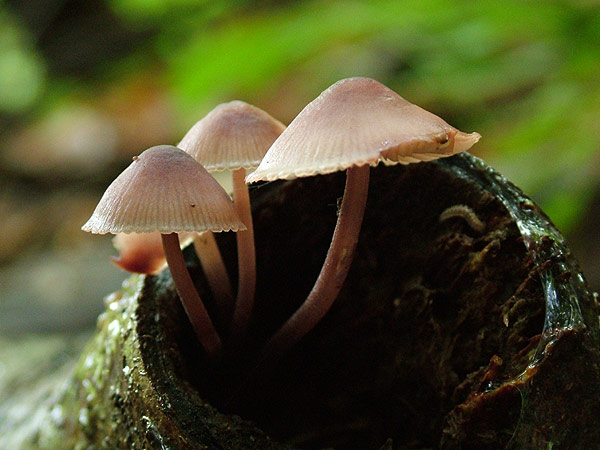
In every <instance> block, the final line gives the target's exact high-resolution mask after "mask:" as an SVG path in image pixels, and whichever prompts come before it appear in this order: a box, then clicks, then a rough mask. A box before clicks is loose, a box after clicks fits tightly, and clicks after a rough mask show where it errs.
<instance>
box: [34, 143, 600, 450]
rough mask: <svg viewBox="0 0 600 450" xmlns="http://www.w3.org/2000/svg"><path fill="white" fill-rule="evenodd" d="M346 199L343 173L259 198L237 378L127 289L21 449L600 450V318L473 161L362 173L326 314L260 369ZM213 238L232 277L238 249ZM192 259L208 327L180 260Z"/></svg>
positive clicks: (172, 299)
mask: <svg viewBox="0 0 600 450" xmlns="http://www.w3.org/2000/svg"><path fill="white" fill-rule="evenodd" d="M343 183H344V178H343V174H340V175H331V176H322V177H315V178H307V179H301V180H296V181H292V182H281V183H271V184H268V185H264V186H262V187H258V188H254V189H253V190H252V198H253V211H254V224H255V236H256V244H257V245H256V249H257V265H258V280H257V293H256V307H255V316H254V320H253V322H252V324H251V327H250V335H249V337H248V339H247V341H246V343H245V348H244V351H243V352H242V354H241V355H237V357H236V358H233V357H232V359H233V360H234V361H235V362H225V363H223V364H220V365H218V366H215V365H214V364H212V365H211V364H210V363H209V362H207V361H206V360H205V359H204V355H203V353H202V348H201V347H200V346H199V345H198V344H197V343H195V340H194V334H193V331H192V329H191V326H190V325H189V324H188V323H187V321H186V319H185V315H184V313H183V310H182V309H181V307H180V306H179V304H178V301H177V298H176V293H175V289H174V287H173V285H172V281H171V279H170V277H169V273H168V271H164V272H163V273H161V274H160V275H158V276H149V277H134V278H132V279H131V280H130V281H129V286H128V287H127V288H126V289H124V290H123V291H122V292H119V293H117V294H114V296H113V297H112V298H111V301H110V302H109V304H108V308H107V311H106V312H105V313H104V314H103V316H102V317H101V318H100V319H99V325H98V332H97V334H96V336H95V337H94V339H93V341H92V342H91V343H90V345H89V347H88V348H87V350H86V351H85V352H84V354H83V355H82V357H81V360H80V362H79V363H78V366H77V368H76V370H75V372H74V374H73V376H72V379H71V381H70V383H69V385H68V387H67V388H66V389H65V390H64V391H63V393H62V395H61V396H60V397H59V398H58V399H57V400H56V401H55V402H54V403H53V404H52V405H50V406H49V407H48V414H47V415H46V416H45V419H44V420H42V421H41V422H40V425H39V427H38V430H37V432H36V433H34V434H33V435H32V437H31V438H30V440H29V441H28V443H29V444H30V445H31V447H32V448H36V446H43V447H44V448H75V447H79V448H182V449H183V448H186V449H187V448H207V449H283V448H304V449H317V448H335V449H380V448H386V449H389V448H393V449H420V448H443V449H459V448H460V449H471V448H472V449H487V448H489V449H497V448H514V449H529V448H531V449H538V448H540V449H541V448H550V447H551V448H553V449H556V448H565V449H568V448H594V447H597V446H598V443H599V442H600V436H599V434H600V431H599V430H600V426H599V425H600V420H599V419H598V417H600V410H599V409H600V407H599V406H598V405H599V404H598V402H597V401H595V399H597V398H599V395H600V383H599V381H600V369H599V361H600V358H599V354H598V348H599V346H598V343H599V342H598V309H599V308H598V303H597V301H596V299H595V297H594V296H593V295H591V294H590V293H589V292H588V291H587V289H586V285H585V282H584V281H583V279H582V277H581V274H580V273H579V269H578V268H577V264H576V262H575V261H574V260H573V258H572V256H571V255H570V254H569V252H568V249H567V248H566V246H565V245H564V242H563V241H562V238H561V237H560V235H559V234H558V232H556V230H555V229H554V228H553V226H552V224H551V223H550V222H549V221H548V220H547V218H546V217H545V216H544V215H543V213H542V212H541V211H539V210H538V209H537V207H536V206H535V205H534V204H533V203H532V202H531V201H530V200H529V199H527V198H526V197H525V196H523V195H522V194H521V193H520V192H519V191H518V190H516V189H515V188H514V187H513V186H512V185H510V183H509V182H507V181H506V180H504V179H502V178H501V177H499V176H498V175H497V174H495V173H494V172H493V171H491V170H489V168H487V167H486V166H485V165H483V164H481V163H480V162H478V161H477V160H476V159H474V158H472V157H470V156H469V155H462V156H458V157H453V158H449V159H447V160H443V161H440V162H433V163H427V164H415V165H410V166H406V167H403V166H395V167H378V168H375V169H372V174H371V186H370V189H369V198H368V201H367V209H366V215H365V218H364V222H363V228H362V231H361V234H360V237H359V242H358V246H357V250H356V256H355V260H354V262H353V264H352V267H351V269H350V272H349V275H348V278H347V280H346V283H345V284H344V286H343V288H342V291H341V292H340V295H339V297H338V299H337V300H336V302H335V304H334V306H333V308H332V309H331V311H330V312H329V313H328V314H327V316H326V317H325V318H324V319H323V321H322V322H321V323H320V324H319V325H318V326H317V327H316V328H315V329H314V330H313V331H312V332H310V333H309V334H308V335H307V336H306V337H305V338H304V339H303V340H302V341H301V342H300V343H299V344H298V345H296V346H295V347H294V348H293V349H292V351H290V352H289V353H287V354H286V355H285V356H284V357H283V358H282V359H281V360H279V361H277V363H275V364H272V365H269V366H268V367H266V366H265V367H261V368H258V369H257V368H256V366H255V364H256V361H255V359H254V358H255V355H256V353H257V352H258V351H259V350H260V348H261V345H262V344H264V342H265V341H266V339H267V338H268V337H269V336H270V335H271V334H272V333H273V332H274V331H275V330H276V329H277V328H278V327H279V326H280V324H281V323H283V322H284V321H285V319H286V318H287V317H289V316H290V315H291V314H292V313H293V311H294V310H295V309H296V308H297V307H298V305H299V304H300V302H302V301H303V299H304V298H305V297H306V294H307V293H308V291H309V290H310V288H311V286H312V284H313V283H314V280H315V277H316V276H317V275H318V273H319V270H320V264H321V263H322V261H323V258H324V256H325V253H326V251H327V248H328V245H329V239H330V238H331V233H332V231H333V228H334V226H335V221H336V209H337V200H338V197H339V196H341V194H342V191H343ZM457 204H458V205H466V206H468V207H469V208H470V209H471V210H472V211H473V212H474V213H475V214H477V216H478V218H479V219H480V220H481V221H483V223H484V224H485V229H484V230H483V231H478V230H476V229H474V228H473V227H472V226H471V225H470V223H469V219H468V217H466V216H468V214H465V217H462V216H457V217H453V218H449V219H447V220H444V221H442V222H440V221H439V217H440V214H441V213H442V212H443V211H445V210H446V209H447V208H449V207H451V206H454V205H457ZM475 228H477V227H475ZM527 230H530V231H531V230H533V231H531V232H529V231H527ZM218 240H219V243H220V245H221V247H222V251H223V256H224V258H225V260H226V262H227V264H228V268H229V271H230V274H232V273H236V270H237V268H236V267H235V254H236V252H235V238H234V237H233V236H231V235H226V234H221V235H219V236H218ZM185 254H186V259H187V262H188V266H189V268H190V270H191V272H192V276H193V278H194V279H195V281H196V284H197V286H198V288H199V289H200V291H201V292H200V295H201V297H202V298H205V299H207V308H208V309H209V312H210V311H211V310H212V308H213V305H212V299H211V296H210V292H208V290H207V288H206V284H205V280H204V279H203V277H202V274H201V270H200V268H199V265H198V261H197V258H196V257H195V255H194V253H193V249H192V247H188V249H187V250H186V252H185ZM574 405H575V407H574ZM50 412H52V414H50Z"/></svg>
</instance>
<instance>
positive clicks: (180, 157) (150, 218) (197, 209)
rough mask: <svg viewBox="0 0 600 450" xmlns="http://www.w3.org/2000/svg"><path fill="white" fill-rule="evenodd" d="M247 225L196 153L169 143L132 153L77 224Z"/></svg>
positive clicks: (124, 228)
mask: <svg viewBox="0 0 600 450" xmlns="http://www.w3.org/2000/svg"><path fill="white" fill-rule="evenodd" d="M245 228H246V227H245V226H244V224H243V223H242V222H241V221H240V219H239V217H238V215H237V213H236V212H235V208H234V206H233V203H232V201H231V199H230V198H229V195H227V193H226V192H225V191H224V190H223V188H222V187H221V186H220V185H219V183H217V181H216V180H215V179H214V178H213V177H212V176H211V175H210V174H209V173H208V172H207V171H206V170H205V169H204V168H203V167H202V165H201V164H200V163H198V162H197V161H196V160H195V159H194V158H192V157H191V156H190V155H188V154H187V153H186V152H184V151H183V150H181V149H179V148H177V147H173V146H170V145H159V146H157V147H152V148H149V149H148V150H146V151H145V152H143V153H142V154H141V155H140V156H139V157H137V158H134V161H133V162H132V163H131V164H130V165H129V167H127V168H126V169H125V170H124V171H123V172H122V173H121V174H120V175H119V176H118V177H117V178H116V179H115V180H114V181H113V182H112V183H111V185H110V186H109V187H108V189H106V192H105V193H104V195H103V196H102V199H101V200H100V202H99V203H98V206H97V207H96V210H95V211H94V213H93V214H92V217H90V219H89V220H88V221H87V222H86V224H85V225H83V227H81V229H82V230H84V231H90V232H92V233H100V234H105V233H115V234H116V233H132V232H133V233H149V232H152V231H159V232H160V233H164V234H168V233H180V232H183V231H197V232H202V231H229V230H231V231H239V230H244V229H245Z"/></svg>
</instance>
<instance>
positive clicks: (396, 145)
mask: <svg viewBox="0 0 600 450" xmlns="http://www.w3.org/2000/svg"><path fill="white" fill-rule="evenodd" d="M480 137H481V136H480V135H479V134H477V133H471V134H467V133H463V132H462V131H459V130H457V129H456V128H454V127H452V126H450V125H448V124H447V123H446V122H445V121H444V120H442V119H441V118H439V117H438V116H436V115H435V114H432V113H430V112H428V111H425V110H424V109H422V108H420V107H418V106H416V105H413V104H412V103H410V102H407V101H406V100H404V99H403V98H402V97H400V96H399V95H398V94H396V93H395V92H394V91H392V90H391V89H389V88H387V87H386V86H384V85H383V84H381V83H379V82H377V81H375V80H372V79H370V78H348V79H345V80H341V81H338V82H337V83H335V84H333V85H332V86H331V87H329V88H328V89H327V90H325V91H323V92H322V93H321V95H319V97H317V98H316V99H315V100H313V101H312V102H311V103H309V104H308V105H307V106H306V107H305V108H304V109H303V110H302V111H301V112H300V114H298V116H297V117H296V118H295V119H294V120H293V121H292V123H290V125H289V126H288V127H287V128H286V130H285V131H284V132H283V133H282V134H281V136H279V138H278V139H277V140H276V141H275V143H274V144H273V145H272V147H271V148H270V149H269V151H268V152H267V154H266V155H265V157H264V158H263V160H262V162H261V163H260V165H259V166H258V168H257V169H256V170H255V171H254V173H252V174H250V175H249V176H248V177H247V178H246V181H247V182H248V183H252V182H256V181H261V180H267V181H271V180H276V179H292V178H297V177H304V176H312V175H316V174H326V173H331V172H337V171H340V170H345V169H347V168H349V167H352V166H362V165H365V164H371V165H376V164H378V163H379V162H380V161H382V162H384V163H385V164H398V163H401V164H408V163H411V162H419V161H430V160H432V159H436V158H440V157H443V156H450V155H453V154H455V153H460V152H463V151H465V150H467V149H469V148H470V147H471V146H472V145H473V144H475V143H476V142H477V141H478V140H479V138H480Z"/></svg>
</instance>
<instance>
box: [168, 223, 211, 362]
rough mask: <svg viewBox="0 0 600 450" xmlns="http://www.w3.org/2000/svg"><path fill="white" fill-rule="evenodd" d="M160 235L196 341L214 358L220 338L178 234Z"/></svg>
mask: <svg viewBox="0 0 600 450" xmlns="http://www.w3.org/2000/svg"><path fill="white" fill-rule="evenodd" d="M161 236H162V242H163V248H164V250H165V256H166V257H167V263H168V264H169V270H170V271H171V276H172V277H173V282H174V283H175V288H176V289H177V293H178V294H179V298H180V299H181V304H182V305H183V309H184V310H185V313H186V314H187V316H188V318H189V319H190V322H191V323H192V327H193V328H194V332H195V333H196V336H197V337H198V341H200V343H201V344H202V346H203V347H204V350H206V353H207V354H208V356H209V358H210V359H212V360H215V359H217V358H218V356H219V355H220V353H221V348H222V344H221V339H220V338H219V334H218V333H217V330H216V329H215V327H214V325H213V323H212V321H211V320H210V317H209V316H208V312H207V311H206V308H204V305H203V304H202V300H200V295H198V291H197V290H196V286H194V282H193V281H192V277H190V273H189V272H188V270H187V267H186V265H185V261H184V259H183V253H182V252H181V248H180V247H179V236H178V235H177V233H171V234H162V235H161Z"/></svg>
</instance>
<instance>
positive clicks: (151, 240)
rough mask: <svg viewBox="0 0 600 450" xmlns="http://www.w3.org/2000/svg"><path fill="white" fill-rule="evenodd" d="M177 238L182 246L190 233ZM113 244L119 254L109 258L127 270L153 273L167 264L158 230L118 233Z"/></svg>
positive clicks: (188, 239) (189, 239)
mask: <svg viewBox="0 0 600 450" xmlns="http://www.w3.org/2000/svg"><path fill="white" fill-rule="evenodd" d="M135 158H136V159H137V156H136V157H135ZM134 161H135V160H134ZM179 240H180V241H181V247H182V248H183V247H185V246H186V245H188V244H189V243H190V242H191V234H190V233H185V235H184V234H181V235H179ZM113 245H114V247H115V248H116V249H117V250H118V251H119V256H118V257H115V256H111V258H110V260H111V261H112V263H113V264H115V265H116V266H118V267H120V268H121V269H123V270H127V271H128V272H133V273H143V274H147V275H153V274H156V273H158V272H160V271H161V270H162V269H163V268H164V267H165V266H166V265H167V257H166V256H165V251H164V250H163V245H162V238H161V236H160V233H159V232H155V233H118V234H117V235H116V236H115V237H114V238H113Z"/></svg>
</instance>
